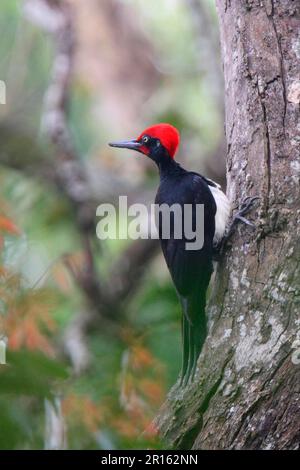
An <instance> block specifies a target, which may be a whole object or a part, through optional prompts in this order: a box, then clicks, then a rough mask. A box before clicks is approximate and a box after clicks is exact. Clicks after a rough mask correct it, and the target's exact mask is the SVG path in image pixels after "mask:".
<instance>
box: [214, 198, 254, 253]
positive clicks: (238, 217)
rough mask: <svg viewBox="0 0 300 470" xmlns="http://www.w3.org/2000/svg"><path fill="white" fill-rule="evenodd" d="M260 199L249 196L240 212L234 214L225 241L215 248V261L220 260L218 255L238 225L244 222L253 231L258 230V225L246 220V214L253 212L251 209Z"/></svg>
mask: <svg viewBox="0 0 300 470" xmlns="http://www.w3.org/2000/svg"><path fill="white" fill-rule="evenodd" d="M259 199H260V197H258V196H248V197H246V198H245V199H244V200H243V202H242V204H241V206H240V208H239V210H238V211H237V212H236V213H235V214H234V216H233V218H232V221H231V224H230V225H229V227H228V229H227V231H226V233H225V235H224V237H223V239H222V240H221V242H220V243H219V244H218V245H217V246H216V247H215V248H214V259H215V260H218V255H219V254H220V252H221V251H222V249H223V247H224V245H225V244H226V242H227V241H228V240H229V238H230V237H231V236H232V234H233V232H234V229H235V227H236V225H237V224H238V223H239V222H242V223H244V224H246V225H248V226H249V227H251V228H252V229H253V230H255V228H256V225H255V224H254V223H253V222H250V221H249V220H248V219H246V218H245V217H244V216H245V215H246V214H248V212H250V211H251V209H252V208H253V207H254V203H255V201H257V200H259Z"/></svg>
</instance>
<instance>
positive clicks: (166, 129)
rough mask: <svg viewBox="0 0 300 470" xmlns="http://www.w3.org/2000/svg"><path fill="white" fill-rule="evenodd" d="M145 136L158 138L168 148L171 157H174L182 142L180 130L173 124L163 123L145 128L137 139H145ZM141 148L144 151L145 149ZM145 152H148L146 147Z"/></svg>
mask: <svg viewBox="0 0 300 470" xmlns="http://www.w3.org/2000/svg"><path fill="white" fill-rule="evenodd" d="M144 136H147V137H150V138H154V139H158V140H159V141H160V143H161V145H162V146H163V147H164V148H165V149H166V150H167V152H168V154H169V155H170V157H171V158H174V156H175V153H176V151H177V149H178V146H179V143H180V135H179V131H178V130H177V129H176V128H175V127H174V126H171V124H166V123H161V124H155V125H154V126H150V127H147V129H145V130H144V131H143V132H142V133H141V134H140V136H139V137H138V138H137V141H138V142H139V141H143V137H144ZM141 150H142V151H143V150H144V149H141ZM143 153H146V154H147V153H148V152H147V149H145V152H143Z"/></svg>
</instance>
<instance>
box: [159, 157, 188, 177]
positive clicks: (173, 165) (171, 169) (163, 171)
mask: <svg viewBox="0 0 300 470" xmlns="http://www.w3.org/2000/svg"><path fill="white" fill-rule="evenodd" d="M156 164H157V166H158V170H159V176H160V179H161V180H163V179H165V178H167V177H170V176H176V175H178V174H179V173H182V172H183V171H184V170H183V168H181V166H180V165H179V163H177V162H176V161H175V160H173V158H170V157H169V156H167V157H163V158H161V159H159V160H158V161H157V162H156Z"/></svg>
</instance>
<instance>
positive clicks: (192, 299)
mask: <svg viewBox="0 0 300 470" xmlns="http://www.w3.org/2000/svg"><path fill="white" fill-rule="evenodd" d="M174 191H175V192H176V193H177V194H175V196H174ZM176 196H177V199H176V201H177V202H179V203H180V205H182V207H183V205H184V204H191V205H192V210H193V225H194V227H193V228H194V229H195V228H196V220H195V218H196V216H195V208H196V204H203V205H204V220H203V224H204V227H201V228H203V229H204V244H203V247H202V248H201V249H196V250H187V248H186V243H187V242H190V240H187V239H186V238H185V237H183V238H182V239H181V240H178V239H175V238H174V237H172V231H171V238H170V239H166V240H161V245H162V250H163V254H164V257H165V259H166V263H167V265H168V268H169V271H170V274H171V276H172V279H173V282H174V284H175V287H176V290H177V292H178V294H179V297H180V301H181V304H182V310H183V318H182V337H183V366H182V379H183V380H184V381H185V382H186V381H187V380H188V379H189V377H190V375H193V373H194V370H195V366H196V361H197V359H198V356H199V354H200V352H201V348H202V345H203V342H204V340H205V336H206V317H205V303H206V291H207V288H208V284H209V281H210V277H211V273H212V249H213V237H214V231H215V213H216V204H215V201H214V198H213V196H212V193H211V191H210V189H209V187H208V184H207V182H206V181H205V180H204V179H203V178H202V177H201V176H200V175H197V174H195V173H192V172H191V173H188V172H187V173H186V175H184V176H183V177H182V178H181V180H180V181H178V182H177V186H176V188H175V189H174V188H173V191H172V198H174V197H175V198H176ZM174 200H175V199H174ZM174 200H173V199H172V201H169V204H171V202H174ZM157 202H158V203H159V198H158V200H157ZM164 202H165V198H164Z"/></svg>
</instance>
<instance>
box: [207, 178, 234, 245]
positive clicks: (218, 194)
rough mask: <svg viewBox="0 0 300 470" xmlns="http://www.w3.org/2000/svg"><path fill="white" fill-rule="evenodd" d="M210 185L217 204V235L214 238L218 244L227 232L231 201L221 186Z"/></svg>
mask: <svg viewBox="0 0 300 470" xmlns="http://www.w3.org/2000/svg"><path fill="white" fill-rule="evenodd" d="M208 187H209V189H210V190H211V193H212V195H213V197H214V200H215V203H216V206H217V212H216V215H215V235H214V240H213V242H214V245H216V244H217V243H219V242H220V241H221V240H222V238H223V236H224V234H225V230H226V227H227V224H228V221H229V216H230V202H229V199H228V197H227V196H226V194H224V193H223V191H222V190H221V189H220V188H219V187H214V186H208Z"/></svg>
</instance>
